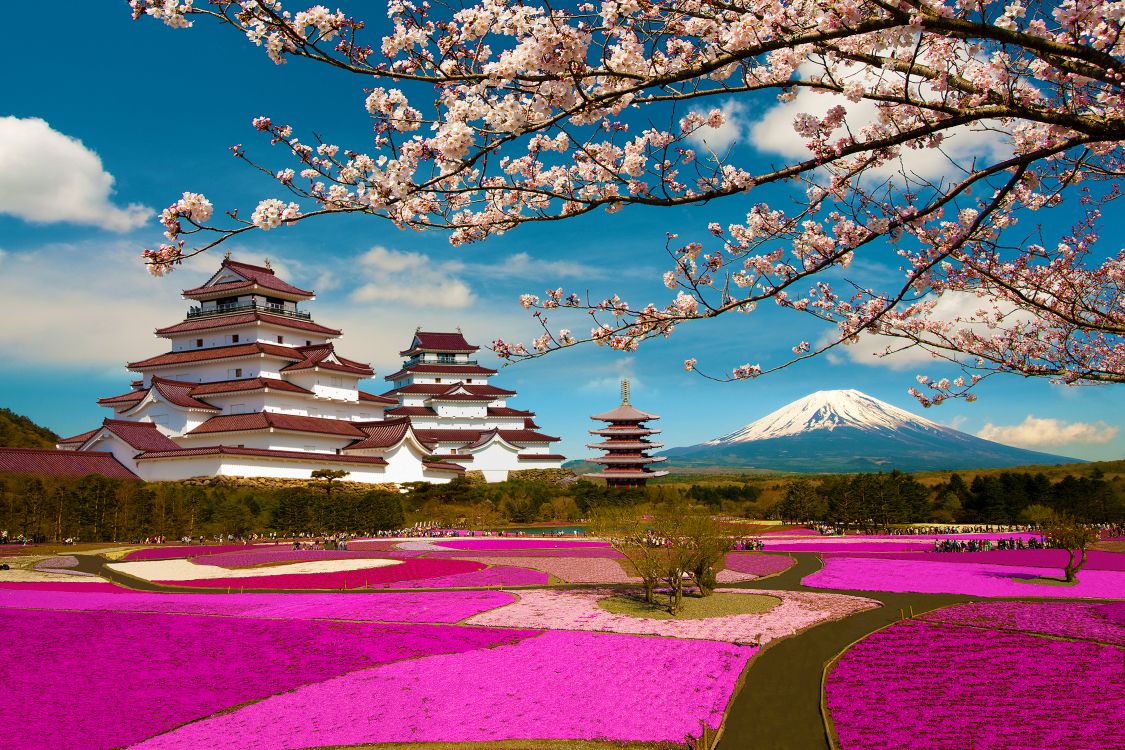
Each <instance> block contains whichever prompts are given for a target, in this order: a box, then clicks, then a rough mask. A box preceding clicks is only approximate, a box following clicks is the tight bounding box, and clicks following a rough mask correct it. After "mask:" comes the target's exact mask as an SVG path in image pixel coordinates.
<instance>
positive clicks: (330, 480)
mask: <svg viewBox="0 0 1125 750" xmlns="http://www.w3.org/2000/svg"><path fill="white" fill-rule="evenodd" d="M350 473H351V472H350V471H344V470H343V469H317V470H315V471H314V472H313V473H312V474H310V476H311V477H312V478H313V479H316V480H318V481H322V482H323V483H324V494H325V495H326V496H327V499H328V500H331V499H332V489H333V485H334V484H335V483H336V482H337V481H339V480H342V479H343V478H344V477H346V476H348V474H350Z"/></svg>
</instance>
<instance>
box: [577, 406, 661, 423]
mask: <svg viewBox="0 0 1125 750" xmlns="http://www.w3.org/2000/svg"><path fill="white" fill-rule="evenodd" d="M590 419H596V420H598V421H600V422H646V421H648V420H650V419H660V417H658V416H657V415H655V414H649V413H648V412H647V411H641V410H640V409H636V408H634V407H633V405H632V404H629V403H624V404H621V406H619V407H617V408H616V409H613V410H611V411H607V412H605V413H604V414H595V415H594V416H592V417H590Z"/></svg>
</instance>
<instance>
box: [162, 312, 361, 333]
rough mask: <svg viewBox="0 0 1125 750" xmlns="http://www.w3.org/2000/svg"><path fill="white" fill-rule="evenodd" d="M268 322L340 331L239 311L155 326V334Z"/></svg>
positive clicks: (312, 330)
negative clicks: (164, 325) (170, 324)
mask: <svg viewBox="0 0 1125 750" xmlns="http://www.w3.org/2000/svg"><path fill="white" fill-rule="evenodd" d="M256 322H257V323H269V324H271V325H276V326H282V327H284V328H291V329H293V330H296V331H308V332H309V333H319V334H321V335H323V336H339V335H340V334H341V332H340V331H339V330H337V329H335V328H328V327H327V326H322V325H320V324H318V323H313V322H312V321H309V320H301V319H299V318H290V317H286V316H284V315H270V314H269V313H260V312H241V313H230V314H228V315H215V316H214V317H208V318H196V319H194V320H185V321H184V322H182V323H177V324H176V325H174V326H168V327H167V328H157V329H156V335H157V336H169V335H175V334H177V333H192V332H194V331H212V330H215V329H217V328H231V327H234V326H245V325H249V324H250V323H256Z"/></svg>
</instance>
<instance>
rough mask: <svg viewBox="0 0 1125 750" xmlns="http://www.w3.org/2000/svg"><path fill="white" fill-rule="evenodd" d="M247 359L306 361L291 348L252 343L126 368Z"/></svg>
mask: <svg viewBox="0 0 1125 750" xmlns="http://www.w3.org/2000/svg"><path fill="white" fill-rule="evenodd" d="M248 357H276V358H278V359H288V360H292V361H294V362H299V361H301V360H304V359H306V357H305V355H304V354H302V353H301V352H300V351H298V350H297V349H295V348H293V347H291V346H282V345H281V344H267V343H265V342H262V341H254V342H251V343H249V344H233V345H231V346H214V347H211V348H210V349H188V350H186V351H182V352H168V353H167V354H158V355H157V356H155V357H149V358H148V359H142V360H138V361H136V362H130V363H129V365H128V367H129V369H130V370H150V369H153V368H156V367H166V366H176V365H184V364H191V363H195V362H211V361H214V360H219V359H246V358H248Z"/></svg>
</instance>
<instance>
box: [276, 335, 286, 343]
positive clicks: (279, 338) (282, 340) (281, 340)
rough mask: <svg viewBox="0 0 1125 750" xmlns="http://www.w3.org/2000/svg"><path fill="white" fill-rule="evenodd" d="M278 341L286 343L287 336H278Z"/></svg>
mask: <svg viewBox="0 0 1125 750" xmlns="http://www.w3.org/2000/svg"><path fill="white" fill-rule="evenodd" d="M277 343H279V344H284V343H285V337H284V336H278V337H277Z"/></svg>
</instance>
